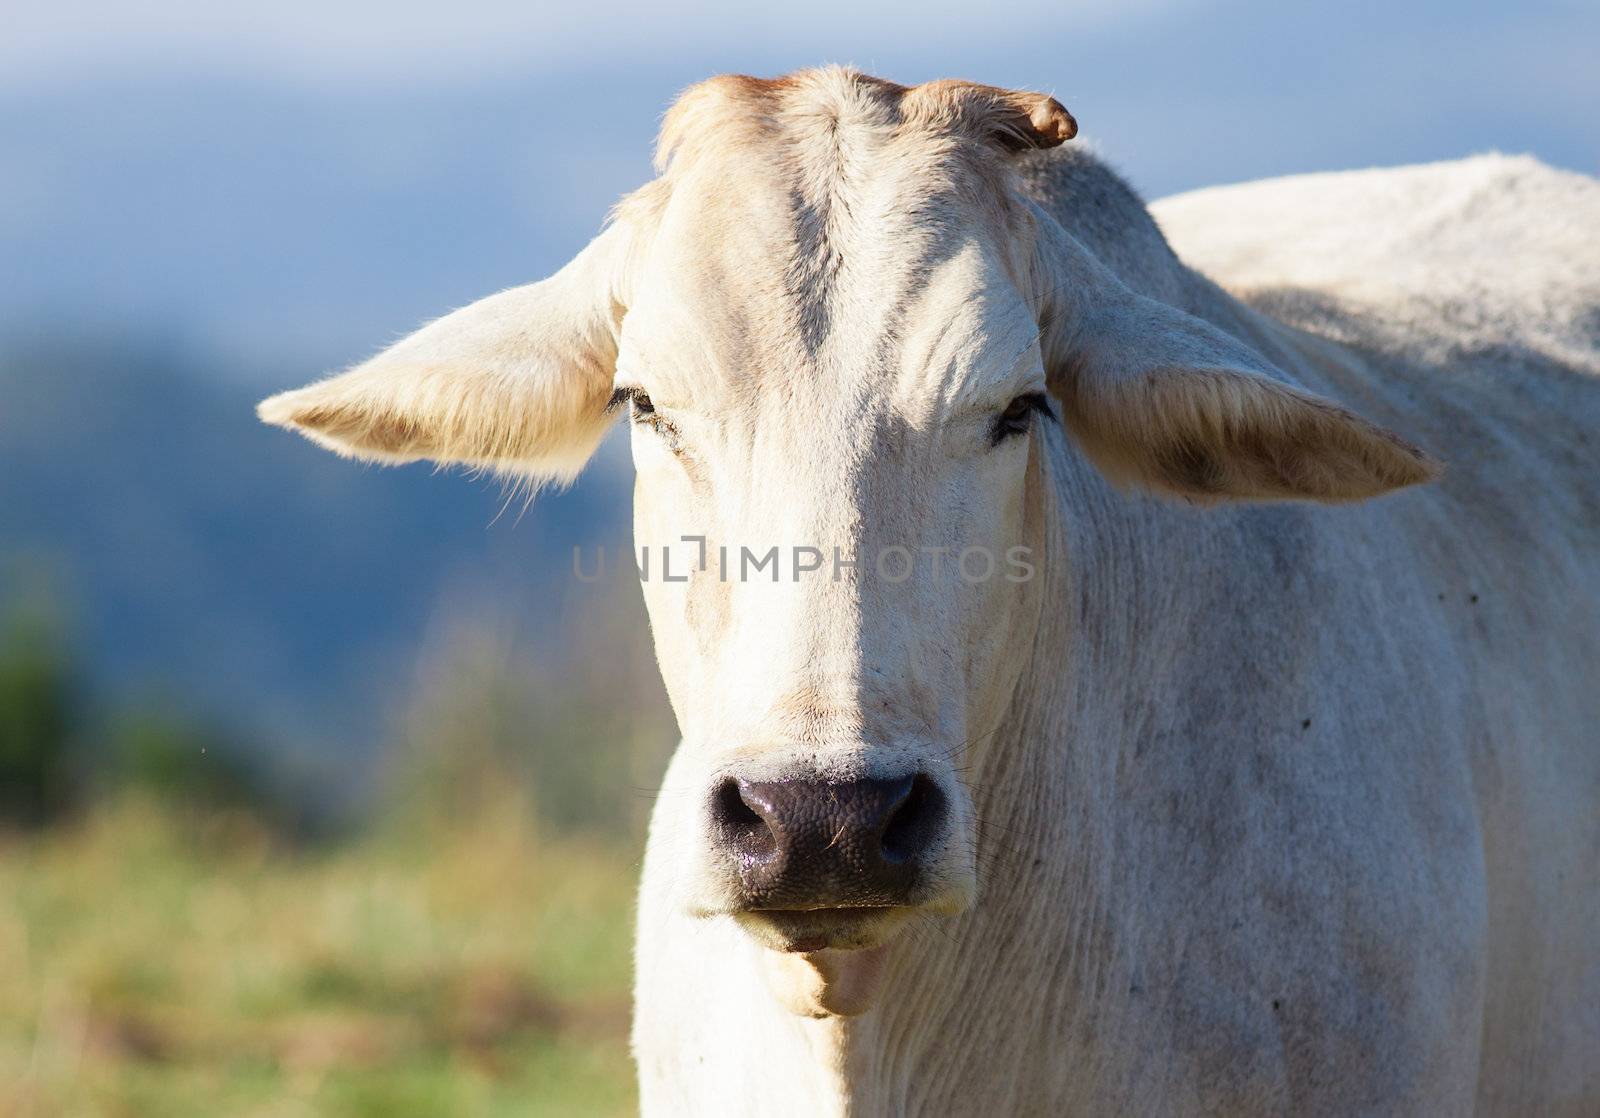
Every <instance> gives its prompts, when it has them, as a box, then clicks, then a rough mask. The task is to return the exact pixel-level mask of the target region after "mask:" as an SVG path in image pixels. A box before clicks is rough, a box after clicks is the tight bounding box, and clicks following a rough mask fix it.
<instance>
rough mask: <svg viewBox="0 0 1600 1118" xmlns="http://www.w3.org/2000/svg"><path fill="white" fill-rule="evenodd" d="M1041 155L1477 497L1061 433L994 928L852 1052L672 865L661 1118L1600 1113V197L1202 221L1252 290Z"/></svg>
mask: <svg viewBox="0 0 1600 1118" xmlns="http://www.w3.org/2000/svg"><path fill="white" fill-rule="evenodd" d="M1035 158H1036V162H1035V164H1034V165H1033V168H1032V173H1031V175H1030V179H1029V181H1030V183H1031V186H1030V189H1031V191H1032V193H1033V194H1034V196H1035V197H1037V198H1038V199H1039V200H1040V201H1041V202H1042V204H1044V205H1045V206H1046V207H1047V208H1049V209H1051V210H1052V211H1053V212H1055V213H1057V214H1058V215H1059V217H1060V219H1061V220H1062V222H1063V223H1064V224H1066V223H1068V222H1070V223H1071V228H1073V229H1074V231H1075V232H1076V235H1077V236H1078V237H1079V238H1080V239H1081V240H1082V241H1083V242H1084V244H1085V245H1086V246H1087V247H1088V248H1089V249H1090V250H1091V251H1093V252H1094V253H1095V255H1096V256H1098V257H1099V259H1100V260H1101V261H1102V262H1103V263H1105V264H1107V265H1108V266H1110V267H1111V268H1112V269H1113V270H1114V271H1116V273H1117V274H1118V276H1119V277H1120V278H1121V279H1122V281H1123V282H1124V283H1126V284H1127V285H1129V286H1130V287H1132V288H1134V289H1135V290H1136V291H1139V292H1141V293H1144V294H1147V295H1150V296H1152V297H1155V298H1159V299H1161V300H1163V301H1165V302H1168V303H1170V304H1172V305H1175V306H1179V307H1182V308H1183V309H1185V310H1187V311H1189V312H1191V313H1193V314H1195V315H1197V316H1199V317H1202V318H1205V319H1207V320H1209V321H1210V322H1211V323H1213V324H1214V325H1216V326H1219V327H1221V328H1222V329H1224V330H1226V331H1228V332H1229V333H1231V334H1233V335H1235V336H1236V337H1238V338H1240V339H1241V340H1243V341H1246V342H1247V343H1249V344H1250V345H1251V346H1253V347H1255V348H1256V349H1257V350H1259V351H1260V352H1261V353H1263V354H1265V355H1266V356H1267V357H1268V358H1269V359H1271V360H1273V361H1274V362H1275V363H1276V364H1277V365H1278V366H1280V367H1281V368H1283V369H1285V370H1286V371H1288V372H1289V373H1290V374H1291V375H1293V376H1294V378H1295V379H1296V380H1297V381H1298V382H1299V383H1301V384H1303V385H1305V386H1308V387H1309V388H1311V389H1313V390H1315V391H1317V392H1319V393H1322V394H1325V395H1327V396H1329V397H1332V398H1335V399H1339V400H1342V401H1345V402H1347V403H1349V404H1351V405H1352V406H1354V407H1356V408H1358V409H1359V410H1360V411H1362V412H1363V414H1365V415H1367V416H1369V417H1371V418H1373V419H1375V420H1377V421H1378V422H1380V423H1384V424H1386V425H1390V426H1392V427H1394V428H1395V429H1397V430H1403V431H1406V432H1408V433H1410V434H1411V435H1413V436H1414V437H1416V438H1417V439H1418V441H1419V442H1421V443H1423V444H1424V445H1425V446H1427V447H1428V448H1429V449H1430V450H1431V451H1433V452H1434V453H1435V454H1436V455H1438V456H1439V457H1441V458H1442V459H1444V460H1445V462H1446V463H1447V473H1446V475H1445V477H1444V479H1443V481H1442V482H1440V483H1438V484H1436V485H1434V486H1430V487H1425V488H1422V489H1413V490H1409V491H1407V492H1404V493H1400V494H1397V495H1395V496H1391V497H1388V498H1386V499H1383V500H1380V501H1376V502H1369V503H1366V504H1361V505H1353V506H1347V507H1340V508H1326V507H1320V506H1312V505H1304V504H1282V505H1255V506H1224V507H1221V508H1214V509H1197V508H1190V507H1185V506H1182V505H1178V504H1174V503H1171V502H1164V501H1159V500H1156V499H1151V498H1146V497H1140V496H1135V495H1129V494H1125V493H1118V492H1116V491H1114V490H1112V489H1111V488H1109V487H1108V486H1107V485H1106V483H1105V482H1103V481H1102V480H1101V479H1100V478H1099V476H1098V475H1097V474H1096V473H1095V472H1094V470H1093V469H1092V468H1091V467H1090V466H1089V465H1088V464H1087V463H1086V462H1085V460H1084V459H1083V457H1082V456H1081V455H1080V453H1079V452H1078V450H1077V449H1076V448H1075V447H1074V445H1073V444H1072V442H1071V440H1070V439H1069V438H1068V437H1067V436H1066V435H1064V434H1063V433H1062V432H1060V431H1058V430H1052V431H1051V432H1050V433H1049V435H1048V436H1047V438H1046V441H1045V445H1044V450H1043V459H1044V463H1043V465H1044V475H1045V476H1046V477H1047V479H1048V486H1049V489H1050V498H1049V502H1048V504H1049V507H1050V508H1051V509H1052V510H1054V515H1053V516H1052V518H1051V522H1050V524H1049V528H1048V533H1047V535H1048V555H1049V558H1048V560H1047V562H1046V563H1045V564H1044V565H1043V571H1042V577H1045V578H1046V579H1048V580H1049V583H1048V592H1047V593H1046V595H1045V600H1046V602H1049V603H1051V605H1050V606H1049V607H1048V612H1049V616H1048V617H1046V618H1045V619H1044V620H1043V621H1042V622H1041V624H1040V626H1039V628H1038V635H1037V637H1036V639H1035V641H1034V644H1033V647H1032V649H1031V650H1029V651H1028V652H1027V653H1026V654H1027V655H1029V656H1030V657H1031V660H1030V667H1029V669H1028V671H1027V673H1026V674H1025V675H1024V677H1023V683H1022V685H1021V686H1020V687H1019V689H1018V691H1017V693H1016V695H1015V697H1014V699H1013V701H1012V703H1011V705H1010V708H1009V710H1008V712H1007V714H1006V716H1005V719H1004V722H1003V724H1002V725H1001V727H1000V728H999V729H998V730H997V731H995V732H994V733H993V734H992V737H991V738H990V739H989V740H987V741H986V742H985V743H984V744H982V745H981V747H978V746H975V747H974V749H973V751H972V753H971V755H970V758H969V762H968V767H967V769H966V771H965V774H964V775H965V776H966V778H967V780H968V782H969V786H970V787H971V789H972V790H973V796H974V802H975V807H976V812H977V816H978V818H979V819H980V821H981V822H980V824H979V828H978V835H979V839H978V842H979V851H978V859H979V864H980V866H981V867H982V870H983V874H982V887H981V891H980V893H979V895H978V898H977V901H976V903H975V904H974V905H973V906H972V907H971V908H970V909H969V910H968V911H967V912H966V913H965V914H963V915H962V916H960V917H959V918H957V919H955V920H953V921H948V922H943V923H929V924H926V925H924V926H921V927H919V928H916V929H914V930H913V931H912V932H911V933H910V934H911V936H912V937H913V938H914V942H915V950H901V951H896V952H894V953H892V954H891V955H889V956H888V958H887V960H886V962H885V966H886V967H887V968H888V972H887V976H886V978H885V979H884V985H883V989H882V992H881V994H880V995H879V997H878V998H877V1000H876V1004H875V1006H874V1008H873V1009H872V1010H871V1011H870V1012H868V1013H867V1014H865V1015H863V1016H860V1017H853V1018H845V1017H822V1018H818V1019H809V1018H805V1017H801V1016H795V1015H793V1014H791V1013H790V1012H788V1011H786V1010H785V1009H783V1008H781V1007H780V1005H779V1003H778V1002H777V1001H776V1000H774V999H772V998H771V997H765V996H753V993H752V992H753V991H759V990H761V989H762V987H763V985H764V975H765V972H766V971H767V969H768V968H769V967H770V966H772V965H773V963H772V960H771V959H770V958H769V956H770V954H771V953H770V952H767V951H766V950H765V949H763V948H761V947H759V946H757V945H756V944H755V943H754V942H753V941H752V940H751V939H750V938H749V937H748V936H746V935H745V934H744V933H743V932H742V931H740V930H739V928H738V927H737V926H736V925H735V923H734V922H733V920H731V919H730V918H727V917H721V918H715V919H712V920H706V919H703V918H699V917H694V916H690V915H688V914H686V913H685V912H684V911H683V907H682V905H681V904H679V903H677V901H676V899H675V898H674V896H673V890H674V883H675V876H674V874H675V868H676V867H675V865H674V864H673V860H674V858H675V857H676V851H675V850H673V849H671V848H670V847H664V845H663V841H662V839H661V837H660V836H659V835H657V836H655V837H654V838H653V839H652V843H651V846H650V850H649V853H648V855H647V859H646V865H645V874H644V884H643V891H642V895H641V905H640V914H639V944H638V957H637V962H638V990H637V994H638V1009H637V1021H636V1026H635V1046H636V1050H637V1055H638V1059H639V1063H640V1069H641V1076H642V1085H643V1099H644V1103H645V1107H646V1110H647V1111H648V1112H651V1113H684V1114H757V1113H760V1114H774V1115H775V1114H795V1115H819V1114H844V1113H850V1114H862V1115H868V1114H870V1115H879V1114H902V1113H904V1114H929V1115H932V1114H939V1115H956V1114H974V1115H978V1114H983V1115H995V1114H1041V1115H1044V1114H1048V1115H1057V1114H1084V1115H1103V1114H1150V1115H1163V1116H1173V1115H1187V1114H1226V1115H1277V1114H1296V1115H1302V1114H1306V1115H1309V1114H1326V1115H1354V1114H1382V1115H1394V1114H1439V1115H1460V1114H1469V1113H1478V1114H1485V1115H1488V1114H1495V1115H1527V1114H1571V1115H1592V1114H1596V1113H1600V495H1597V494H1600V489H1597V486H1596V482H1597V481H1600V471H1597V469H1596V453H1597V451H1600V381H1597V380H1596V376H1597V375H1600V351H1597V341H1600V184H1596V183H1595V182H1593V181H1591V180H1588V179H1584V178H1581V177H1579V176H1573V175H1566V174H1562V173H1558V172H1554V171H1551V170H1549V169H1547V168H1543V167H1540V166H1538V165H1536V164H1533V163H1531V161H1526V160H1504V159H1498V158H1490V159H1482V160H1472V161H1467V162H1463V163H1459V164H1448V165H1440V166H1437V167H1430V168H1418V169H1410V170H1405V171H1394V172H1371V173H1366V174H1363V175H1358V176H1329V177H1319V178H1315V179H1295V180H1284V181H1281V182H1275V183H1264V184H1258V185H1253V186H1248V187H1240V188H1233V189H1230V190H1223V191H1216V192H1205V193H1201V194H1198V195H1194V196H1189V197H1186V198H1178V199H1173V200H1170V201H1168V202H1166V203H1163V204H1160V205H1158V206H1157V207H1156V208H1155V209H1156V212H1157V214H1158V215H1159V217H1160V218H1161V221H1162V223H1163V225H1164V227H1165V228H1166V230H1167V232H1168V235H1169V237H1170V238H1171V239H1172V241H1173V242H1174V247H1175V248H1176V249H1177V251H1178V253H1179V254H1180V255H1182V256H1184V258H1185V260H1186V261H1187V262H1188V263H1189V264H1191V265H1193V266H1195V267H1198V268H1201V269H1203V270H1206V271H1208V272H1209V273H1210V275H1211V276H1212V278H1214V279H1215V280H1217V281H1218V282H1219V283H1221V284H1223V285H1224V286H1225V287H1227V288H1228V289H1229V290H1231V291H1233V292H1234V295H1235V296H1237V298H1235V297H1233V296H1230V295H1228V294H1225V293H1224V292H1223V291H1222V290H1221V289H1219V288H1218V287H1216V286H1213V284H1212V283H1211V282H1209V281H1208V280H1205V279H1202V278H1200V276H1199V275H1197V274H1196V273H1194V272H1191V271H1189V270H1188V269H1187V268H1186V267H1184V266H1183V265H1181V264H1179V263H1178V261H1177V260H1176V259H1174V258H1173V257H1172V256H1171V255H1170V254H1169V253H1168V252H1167V250H1166V249H1165V247H1164V246H1163V244H1162V242H1161V239H1160V236H1159V234H1158V233H1156V231H1155V227H1154V225H1153V224H1151V223H1150V222H1149V220H1148V217H1147V216H1146V214H1145V211H1144V210H1143V207H1141V206H1139V205H1138V204H1137V201H1136V200H1135V199H1133V198H1132V196H1131V195H1130V194H1129V193H1128V192H1127V191H1126V189H1125V188H1124V187H1122V186H1121V184H1120V183H1119V182H1118V181H1117V180H1116V179H1115V177H1114V176H1113V175H1111V173H1110V172H1108V171H1106V170H1105V169H1104V168H1103V167H1102V166H1100V165H1099V164H1097V163H1095V162H1094V161H1093V160H1092V159H1088V158H1085V157H1081V156H1061V155H1056V154H1052V155H1049V156H1040V157H1035ZM674 772H675V773H676V766H675V770H674ZM673 775H674V774H669V778H668V781H667V792H666V793H665V794H663V796H662V798H661V801H660V803H661V805H662V806H661V807H659V808H658V813H660V812H662V811H664V810H669V809H676V807H677V806H678V798H677V797H675V796H674V795H673V794H672V793H673V789H674V781H673ZM684 794H686V795H688V794H692V790H686V791H685V792H684Z"/></svg>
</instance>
